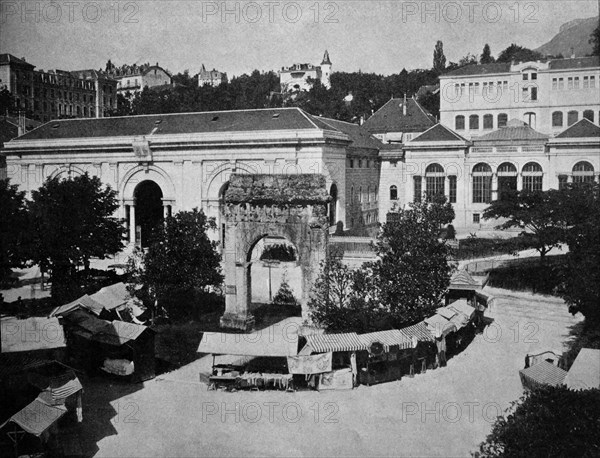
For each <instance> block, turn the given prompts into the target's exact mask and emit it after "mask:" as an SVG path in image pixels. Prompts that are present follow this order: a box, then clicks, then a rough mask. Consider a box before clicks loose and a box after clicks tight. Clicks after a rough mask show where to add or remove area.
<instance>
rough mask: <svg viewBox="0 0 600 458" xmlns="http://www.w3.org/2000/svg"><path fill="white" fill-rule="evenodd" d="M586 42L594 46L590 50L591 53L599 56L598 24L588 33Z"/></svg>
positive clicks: (599, 25)
mask: <svg viewBox="0 0 600 458" xmlns="http://www.w3.org/2000/svg"><path fill="white" fill-rule="evenodd" d="M588 43H590V44H591V45H593V46H594V49H593V50H592V55H593V56H600V24H598V25H597V26H596V28H595V29H594V31H593V32H592V34H591V35H590V39H589V40H588Z"/></svg>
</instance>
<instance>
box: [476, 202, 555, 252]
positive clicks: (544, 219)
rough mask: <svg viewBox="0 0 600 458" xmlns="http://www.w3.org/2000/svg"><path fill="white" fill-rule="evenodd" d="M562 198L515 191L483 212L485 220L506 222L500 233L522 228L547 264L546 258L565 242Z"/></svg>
mask: <svg viewBox="0 0 600 458" xmlns="http://www.w3.org/2000/svg"><path fill="white" fill-rule="evenodd" d="M560 208H561V207H560V205H559V194H558V191H556V190H550V191H527V190H525V191H513V192H510V193H506V195H504V196H503V198H502V199H498V200H495V201H493V202H492V203H491V204H490V205H489V207H487V208H486V209H485V210H484V212H483V217H484V218H485V219H503V220H504V222H502V223H501V224H500V225H498V226H497V228H498V229H501V230H504V229H510V228H513V227H519V228H522V229H524V230H527V231H529V232H530V233H531V234H532V236H533V237H534V241H535V249H536V250H537V251H538V252H539V253H540V262H541V263H544V259H545V256H546V254H547V253H548V252H549V251H550V250H551V249H552V248H554V247H556V246H558V245H560V243H561V241H563V238H564V228H563V227H562V226H563V225H562V223H561V220H563V219H564V218H563V216H562V215H561V212H560V210H559V209H560Z"/></svg>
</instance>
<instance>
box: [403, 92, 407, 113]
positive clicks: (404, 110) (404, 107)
mask: <svg viewBox="0 0 600 458" xmlns="http://www.w3.org/2000/svg"><path fill="white" fill-rule="evenodd" d="M402 115H403V116H406V92H405V93H404V103H403V104H402Z"/></svg>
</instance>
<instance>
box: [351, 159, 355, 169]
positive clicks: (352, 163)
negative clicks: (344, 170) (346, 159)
mask: <svg viewBox="0 0 600 458" xmlns="http://www.w3.org/2000/svg"><path fill="white" fill-rule="evenodd" d="M350 168H351V169H353V168H354V159H350Z"/></svg>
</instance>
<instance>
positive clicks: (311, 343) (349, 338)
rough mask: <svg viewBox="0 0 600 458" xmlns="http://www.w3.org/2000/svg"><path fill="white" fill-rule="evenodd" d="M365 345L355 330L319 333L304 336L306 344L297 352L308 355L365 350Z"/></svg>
mask: <svg viewBox="0 0 600 458" xmlns="http://www.w3.org/2000/svg"><path fill="white" fill-rule="evenodd" d="M366 349H367V345H365V343H364V342H363V341H362V340H361V339H360V337H359V336H358V334H356V333H355V332H346V333H341V334H321V335H311V336H306V346H305V347H304V348H303V349H302V351H301V352H300V353H299V354H300V355H310V354H311V353H327V352H330V351H356V350H366Z"/></svg>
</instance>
